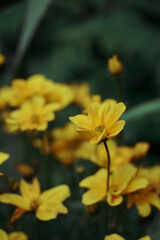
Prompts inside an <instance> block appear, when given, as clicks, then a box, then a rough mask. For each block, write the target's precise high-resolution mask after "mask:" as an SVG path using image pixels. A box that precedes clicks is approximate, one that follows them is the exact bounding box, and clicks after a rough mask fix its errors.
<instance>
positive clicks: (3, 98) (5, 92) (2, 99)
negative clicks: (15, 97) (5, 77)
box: [0, 86, 12, 109]
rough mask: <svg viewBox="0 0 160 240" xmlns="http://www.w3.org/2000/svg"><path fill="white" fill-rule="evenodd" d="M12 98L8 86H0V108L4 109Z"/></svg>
mask: <svg viewBox="0 0 160 240" xmlns="http://www.w3.org/2000/svg"><path fill="white" fill-rule="evenodd" d="M11 98H12V92H11V89H10V88H9V87H6V86H4V87H2V88H0V109H4V108H6V107H7V106H8V105H9V102H10V101H11Z"/></svg>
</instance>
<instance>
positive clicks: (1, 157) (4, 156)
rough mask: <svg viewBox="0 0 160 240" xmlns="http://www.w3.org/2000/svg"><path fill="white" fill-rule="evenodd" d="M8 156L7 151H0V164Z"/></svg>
mask: <svg viewBox="0 0 160 240" xmlns="http://www.w3.org/2000/svg"><path fill="white" fill-rule="evenodd" d="M8 158H9V154H8V153H3V152H0V165H1V164H2V163H4V162H5V161H6V160H7V159H8ZM2 175H3V173H1V172H0V176H2Z"/></svg>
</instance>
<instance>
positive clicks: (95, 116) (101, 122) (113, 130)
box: [69, 103, 126, 144]
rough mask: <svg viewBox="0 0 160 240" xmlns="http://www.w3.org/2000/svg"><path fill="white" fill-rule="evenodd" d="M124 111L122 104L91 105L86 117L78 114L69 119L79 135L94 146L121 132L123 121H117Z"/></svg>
mask: <svg viewBox="0 0 160 240" xmlns="http://www.w3.org/2000/svg"><path fill="white" fill-rule="evenodd" d="M125 109H126V107H125V105H124V103H117V104H115V105H112V104H109V103H103V104H98V103H92V104H90V105H89V107H88V114H87V115H84V114H79V115H76V116H74V117H70V118H69V119H70V120H71V121H72V122H73V123H74V124H75V125H76V126H77V129H76V130H77V132H78V133H79V134H81V135H82V136H84V137H87V138H88V139H90V143H93V144H96V143H99V142H101V141H102V140H103V139H110V138H114V137H115V136H116V135H117V134H118V133H119V132H120V131H122V129H123V127H124V125H125V121H124V120H120V121H119V118H120V117H121V115H122V114H123V112H124V111H125Z"/></svg>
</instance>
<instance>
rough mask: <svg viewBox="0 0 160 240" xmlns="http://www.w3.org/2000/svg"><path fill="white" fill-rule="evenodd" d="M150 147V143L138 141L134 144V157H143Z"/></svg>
mask: <svg viewBox="0 0 160 240" xmlns="http://www.w3.org/2000/svg"><path fill="white" fill-rule="evenodd" d="M149 148H150V144H149V143H148V142H138V143H136V144H135V146H134V159H139V158H143V157H145V155H146V154H147V152H148V150H149Z"/></svg>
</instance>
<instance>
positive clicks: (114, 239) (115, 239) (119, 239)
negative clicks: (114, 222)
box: [104, 233, 151, 240]
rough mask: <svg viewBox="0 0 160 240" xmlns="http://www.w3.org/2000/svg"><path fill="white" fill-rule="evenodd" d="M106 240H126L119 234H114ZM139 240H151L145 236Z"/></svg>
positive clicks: (106, 237) (105, 239)
mask: <svg viewBox="0 0 160 240" xmlns="http://www.w3.org/2000/svg"><path fill="white" fill-rule="evenodd" d="M104 240H125V239H124V238H123V237H122V236H120V235H119V234H117V233H113V234H111V235H107V236H105V238H104ZM139 240H151V238H150V236H148V235H147V236H145V237H142V238H139Z"/></svg>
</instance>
